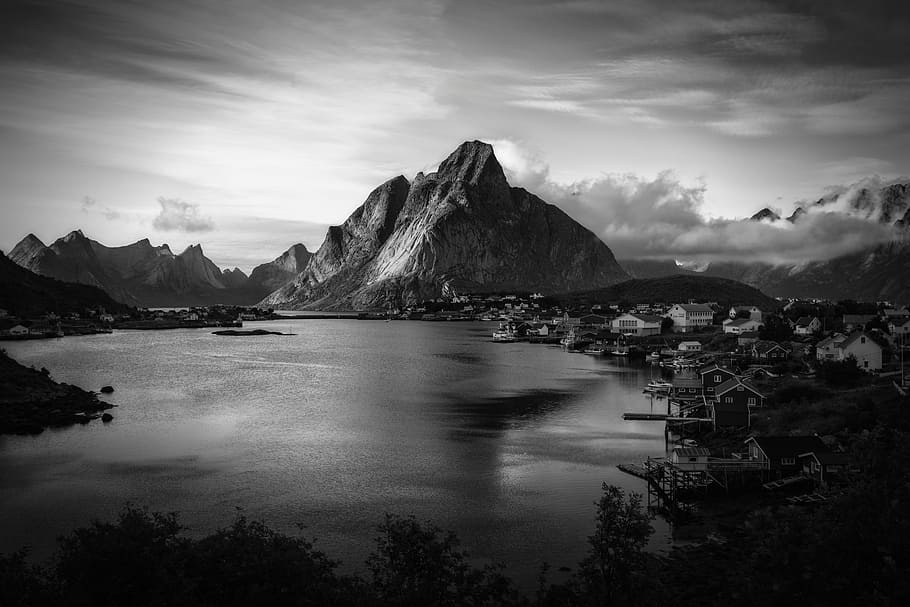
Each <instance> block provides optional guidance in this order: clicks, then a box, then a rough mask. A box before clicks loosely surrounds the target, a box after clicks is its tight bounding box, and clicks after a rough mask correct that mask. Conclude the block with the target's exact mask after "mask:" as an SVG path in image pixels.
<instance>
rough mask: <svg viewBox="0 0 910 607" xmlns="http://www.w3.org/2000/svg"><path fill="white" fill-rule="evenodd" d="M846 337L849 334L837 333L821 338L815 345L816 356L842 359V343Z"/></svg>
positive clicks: (827, 358)
mask: <svg viewBox="0 0 910 607" xmlns="http://www.w3.org/2000/svg"><path fill="white" fill-rule="evenodd" d="M846 339H847V336H846V335H844V334H843V333H835V334H833V335H831V336H830V337H826V338H825V339H823V340H821V341H820V342H818V343H817V344H816V345H815V358H817V359H818V360H842V359H841V358H840V345H841V344H842V343H844V340H846Z"/></svg>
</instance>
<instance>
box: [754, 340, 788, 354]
mask: <svg viewBox="0 0 910 607" xmlns="http://www.w3.org/2000/svg"><path fill="white" fill-rule="evenodd" d="M775 348H780V349H781V350H783V351H784V352H789V350H787V348H785V347H783V346H782V345H780V344H779V343H777V342H776V341H771V340H768V339H760V340H758V341H757V342H755V343H754V344H752V349H753V350H755V351H756V352H758V353H759V354H767V353H768V352H770V351H771V350H773V349H775Z"/></svg>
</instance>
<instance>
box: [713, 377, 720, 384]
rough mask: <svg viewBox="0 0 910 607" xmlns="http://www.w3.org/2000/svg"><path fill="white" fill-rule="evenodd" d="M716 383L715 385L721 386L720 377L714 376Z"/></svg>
mask: <svg viewBox="0 0 910 607" xmlns="http://www.w3.org/2000/svg"><path fill="white" fill-rule="evenodd" d="M714 383H715V384H719V383H720V375H715V376H714Z"/></svg>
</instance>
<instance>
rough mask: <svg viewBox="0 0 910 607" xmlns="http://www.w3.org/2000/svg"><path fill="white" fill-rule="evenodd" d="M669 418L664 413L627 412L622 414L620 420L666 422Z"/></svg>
mask: <svg viewBox="0 0 910 607" xmlns="http://www.w3.org/2000/svg"><path fill="white" fill-rule="evenodd" d="M668 417H669V416H668V415H667V414H666V413H636V412H635V411H627V412H625V413H623V414H622V418H623V419H624V420H626V421H645V422H662V421H666V419H667V418H668Z"/></svg>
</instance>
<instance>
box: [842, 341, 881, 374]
mask: <svg viewBox="0 0 910 607" xmlns="http://www.w3.org/2000/svg"><path fill="white" fill-rule="evenodd" d="M840 349H841V352H842V355H841V360H843V359H845V358H848V357H850V356H852V357H853V358H855V359H856V363H857V364H858V365H859V368H860V369H865V370H867V371H877V370H879V369H881V368H882V352H883V350H884V348H882V346H881V344H879V343H878V342H877V341H875V340H874V339H873V338H872V337H871V336H870V335H869V334H868V333H866V332H865V331H858V332H856V333H853V334H851V335H850V336H849V337H847V339H845V340H844V342H843V343H841V345H840Z"/></svg>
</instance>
